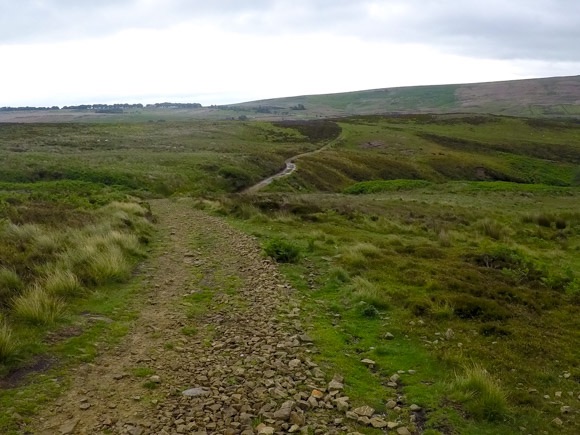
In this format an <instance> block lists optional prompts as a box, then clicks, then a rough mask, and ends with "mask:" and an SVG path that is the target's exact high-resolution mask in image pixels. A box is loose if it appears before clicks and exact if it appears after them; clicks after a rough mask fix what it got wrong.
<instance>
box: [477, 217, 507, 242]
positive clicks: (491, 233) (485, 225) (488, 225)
mask: <svg viewBox="0 0 580 435" xmlns="http://www.w3.org/2000/svg"><path fill="white" fill-rule="evenodd" d="M476 228H477V229H478V230H479V231H480V232H481V233H482V234H484V235H486V236H487V237H490V238H492V239H495V240H501V239H503V238H504V237H506V236H507V235H508V230H507V228H506V227H505V226H504V225H502V224H501V223H499V222H497V221H496V220H493V219H489V218H486V219H482V220H480V221H478V222H477V223H476Z"/></svg>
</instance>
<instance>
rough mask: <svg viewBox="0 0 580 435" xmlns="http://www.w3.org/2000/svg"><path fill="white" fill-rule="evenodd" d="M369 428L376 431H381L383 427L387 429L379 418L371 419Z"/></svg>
mask: <svg viewBox="0 0 580 435" xmlns="http://www.w3.org/2000/svg"><path fill="white" fill-rule="evenodd" d="M371 426H372V427H374V428H376V429H382V428H383V427H387V422H386V421H385V420H384V419H382V418H379V417H373V418H371Z"/></svg>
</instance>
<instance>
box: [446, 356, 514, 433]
mask: <svg viewBox="0 0 580 435" xmlns="http://www.w3.org/2000/svg"><path fill="white" fill-rule="evenodd" d="M451 388H452V390H453V397H454V398H455V399H456V400H459V401H460V402H463V403H464V404H465V407H466V409H467V411H468V412H469V413H470V414H471V415H472V416H473V417H474V418H475V419H477V420H487V421H492V422H493V421H503V420H505V419H506V417H507V416H508V413H509V409H508V402H507V394H506V393H505V391H504V390H503V389H502V387H501V386H500V384H499V382H498V381H497V380H496V379H494V378H493V377H492V376H491V375H490V374H489V373H488V372H487V370H485V369H484V368H483V367H481V366H479V365H477V364H474V365H473V366H471V367H467V368H465V371H464V373H463V374H462V375H456V379H455V381H454V382H453V383H452V385H451Z"/></svg>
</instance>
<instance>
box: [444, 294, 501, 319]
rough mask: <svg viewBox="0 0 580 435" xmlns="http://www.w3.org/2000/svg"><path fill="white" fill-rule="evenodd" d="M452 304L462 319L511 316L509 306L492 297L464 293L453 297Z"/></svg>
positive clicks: (454, 310) (456, 313) (455, 312)
mask: <svg viewBox="0 0 580 435" xmlns="http://www.w3.org/2000/svg"><path fill="white" fill-rule="evenodd" d="M452 304H453V307H454V308H453V312H454V314H455V315H456V316H457V317H459V318H460V319H465V320H470V319H480V320H503V319H508V318H509V317H510V316H511V313H510V311H509V310H508V309H507V308H505V307H502V306H501V305H500V304H498V303H497V302H495V301H493V300H490V299H484V298H477V297H475V296H470V295H465V294H462V295H456V296H455V297H453V300H452Z"/></svg>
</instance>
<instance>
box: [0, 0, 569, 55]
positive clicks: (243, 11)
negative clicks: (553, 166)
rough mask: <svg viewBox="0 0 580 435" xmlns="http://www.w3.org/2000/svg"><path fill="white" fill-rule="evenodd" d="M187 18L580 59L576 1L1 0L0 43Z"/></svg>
mask: <svg viewBox="0 0 580 435" xmlns="http://www.w3.org/2000/svg"><path fill="white" fill-rule="evenodd" d="M381 8H387V9H386V12H385V13H379V12H377V10H381ZM190 21H197V22H199V21H201V22H203V21H207V22H212V23H217V24H218V25H220V26H222V27H224V28H227V29H231V30H235V31H238V32H243V33H252V34H256V35H263V36H264V37H267V36H268V35H273V34H302V33H307V32H314V31H324V32H328V33H332V34H338V35H343V36H354V37H358V38H363V39H368V40H377V41H390V42H397V43H401V42H406V43H421V44H425V45H430V46H433V47H435V48H438V49H441V50H443V51H446V52H451V53H456V54H462V55H470V56H472V57H489V58H503V59H538V60H554V61H579V60H580V50H578V48H577V41H580V2H578V1H577V0H511V1H509V0H502V1H499V0H478V1H475V0H474V1H469V0H377V1H372V0H362V1H361V0H358V1H355V0H334V1H331V0H247V1H239V0H213V1H209V0H203V1H200V0H96V1H88V0H85V1H83V0H44V1H38V0H19V1H18V2H16V1H14V0H0V43H2V42H4V43H13V42H29V41H51V40H64V39H77V38H82V37H92V36H97V35H104V34H110V33H114V32H117V31H120V30H122V29H124V28H128V27H132V28H163V27H166V26H170V25H174V24H178V23H185V22H190Z"/></svg>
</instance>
